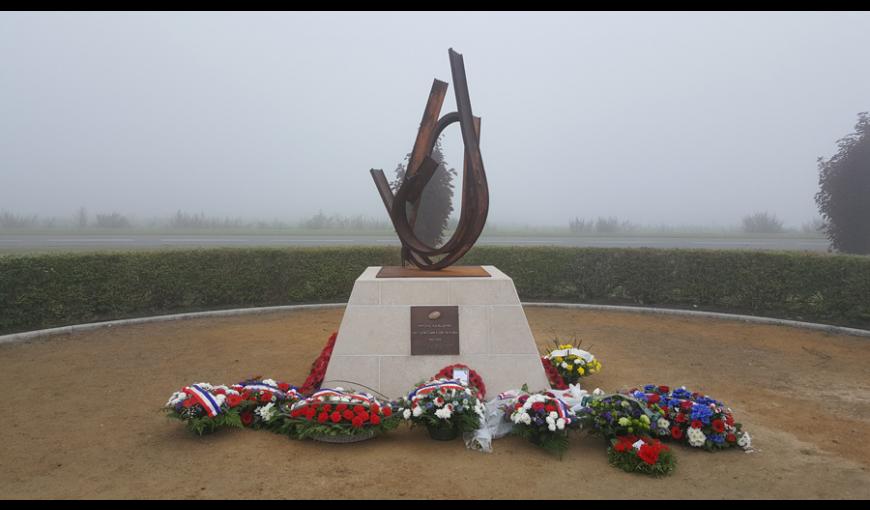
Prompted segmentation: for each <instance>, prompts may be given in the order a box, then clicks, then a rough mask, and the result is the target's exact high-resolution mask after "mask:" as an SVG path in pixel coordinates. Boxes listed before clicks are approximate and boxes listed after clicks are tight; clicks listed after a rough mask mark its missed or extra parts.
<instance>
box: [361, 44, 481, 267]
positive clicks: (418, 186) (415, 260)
mask: <svg viewBox="0 0 870 510" xmlns="http://www.w3.org/2000/svg"><path fill="white" fill-rule="evenodd" d="M448 54H449V55H450V70H451V73H452V75H453V88H454V91H455V93H456V110H457V111H455V112H450V113H447V114H445V115H444V116H442V117H441V118H438V115H439V113H441V106H442V104H443V103H444V97H445V96H446V95H447V88H448V84H447V83H445V82H443V81H441V80H438V79H435V80H434V82H433V83H432V90H431V91H430V92H429V100H428V101H427V102H426V109H425V110H423V120H421V121H420V128H419V129H418V130H417V138H416V140H415V141H414V147H413V149H412V150H411V155H410V158H409V160H408V167H407V171H406V172H405V175H404V177H403V179H402V182H401V184H400V185H399V187H398V189H397V190H396V193H395V195H394V194H393V191H392V190H391V189H390V184H389V182H387V178H386V177H385V176H384V172H383V170H378V169H372V170H371V174H372V178H373V179H374V181H375V186H377V189H378V192H379V193H380V195H381V199H382V200H383V202H384V206H385V207H386V208H387V212H388V213H389V215H390V219H391V220H392V222H393V227H395V229H396V234H398V236H399V240H400V241H401V242H402V265H405V263H406V262H411V263H412V264H414V265H415V266H417V267H419V268H420V269H423V270H438V269H443V268H446V267H448V266H450V265H452V264H454V263H456V262H457V261H458V260H459V259H460V258H462V256H463V255H465V254H466V253H467V252H468V250H470V249H471V247H472V246H473V245H474V242H475V241H477V238H478V237H479V236H480V233H481V232H482V231H483V226H484V224H485V223H486V216H487V213H488V211H489V188H488V187H487V183H486V172H485V171H484V169H483V159H482V158H481V155H480V117H475V116H474V114H473V113H472V110H471V99H470V98H469V95H468V82H467V81H466V77H465V63H464V61H463V59H462V55H460V54H459V53H456V52H455V51H453V49H452V48H451V49H450V50H448ZM454 122H458V123H459V127H460V130H461V133H462V143H463V145H464V146H465V160H464V161H465V162H464V168H463V179H462V202H461V204H462V205H461V212H460V216H459V223H458V225H457V227H456V230H455V231H454V233H453V235H452V236H451V237H450V239H449V240H448V241H447V242H446V243H444V244H443V245H442V246H440V247H436V246H430V245H428V244H426V243H424V242H422V241H421V240H420V239H418V237H417V236H416V235H415V234H414V224H415V222H416V220H417V214H418V212H419V208H420V198H421V196H422V194H423V188H425V187H426V184H427V183H428V182H429V180H430V179H431V178H432V175H433V174H434V173H435V171H436V170H437V168H438V163H437V162H435V160H433V159H432V158H431V154H432V149H433V148H434V147H435V142H436V140H438V136H439V135H441V133H442V132H443V131H444V129H445V128H447V126H449V125H451V124H453V123H454ZM439 257H440V258H439Z"/></svg>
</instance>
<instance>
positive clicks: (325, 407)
mask: <svg viewBox="0 0 870 510" xmlns="http://www.w3.org/2000/svg"><path fill="white" fill-rule="evenodd" d="M320 410H321V411H323V412H324V413H329V412H332V406H331V405H329V404H323V407H321V408H320Z"/></svg>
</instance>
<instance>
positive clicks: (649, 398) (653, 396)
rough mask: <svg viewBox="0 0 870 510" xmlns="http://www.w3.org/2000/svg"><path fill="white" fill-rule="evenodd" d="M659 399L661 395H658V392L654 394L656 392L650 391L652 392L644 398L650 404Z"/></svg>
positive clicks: (655, 402)
mask: <svg viewBox="0 0 870 510" xmlns="http://www.w3.org/2000/svg"><path fill="white" fill-rule="evenodd" d="M661 399H662V397H660V396H658V394H656V393H652V394H650V395H647V396H646V400H647V402H649V403H650V404H657V403H658V401H659V400H661Z"/></svg>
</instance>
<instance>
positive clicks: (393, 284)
mask: <svg viewBox="0 0 870 510" xmlns="http://www.w3.org/2000/svg"><path fill="white" fill-rule="evenodd" d="M453 279H454V278H381V279H380V280H379V283H380V286H381V304H382V305H407V306H421V305H446V304H448V300H449V298H450V282H449V280H453Z"/></svg>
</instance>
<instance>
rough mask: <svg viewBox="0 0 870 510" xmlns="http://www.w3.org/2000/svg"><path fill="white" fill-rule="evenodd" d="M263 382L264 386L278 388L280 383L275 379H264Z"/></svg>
mask: <svg viewBox="0 0 870 510" xmlns="http://www.w3.org/2000/svg"><path fill="white" fill-rule="evenodd" d="M262 382H263V384H265V385H268V386H278V383H277V382H275V380H274V379H263V381H262Z"/></svg>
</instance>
